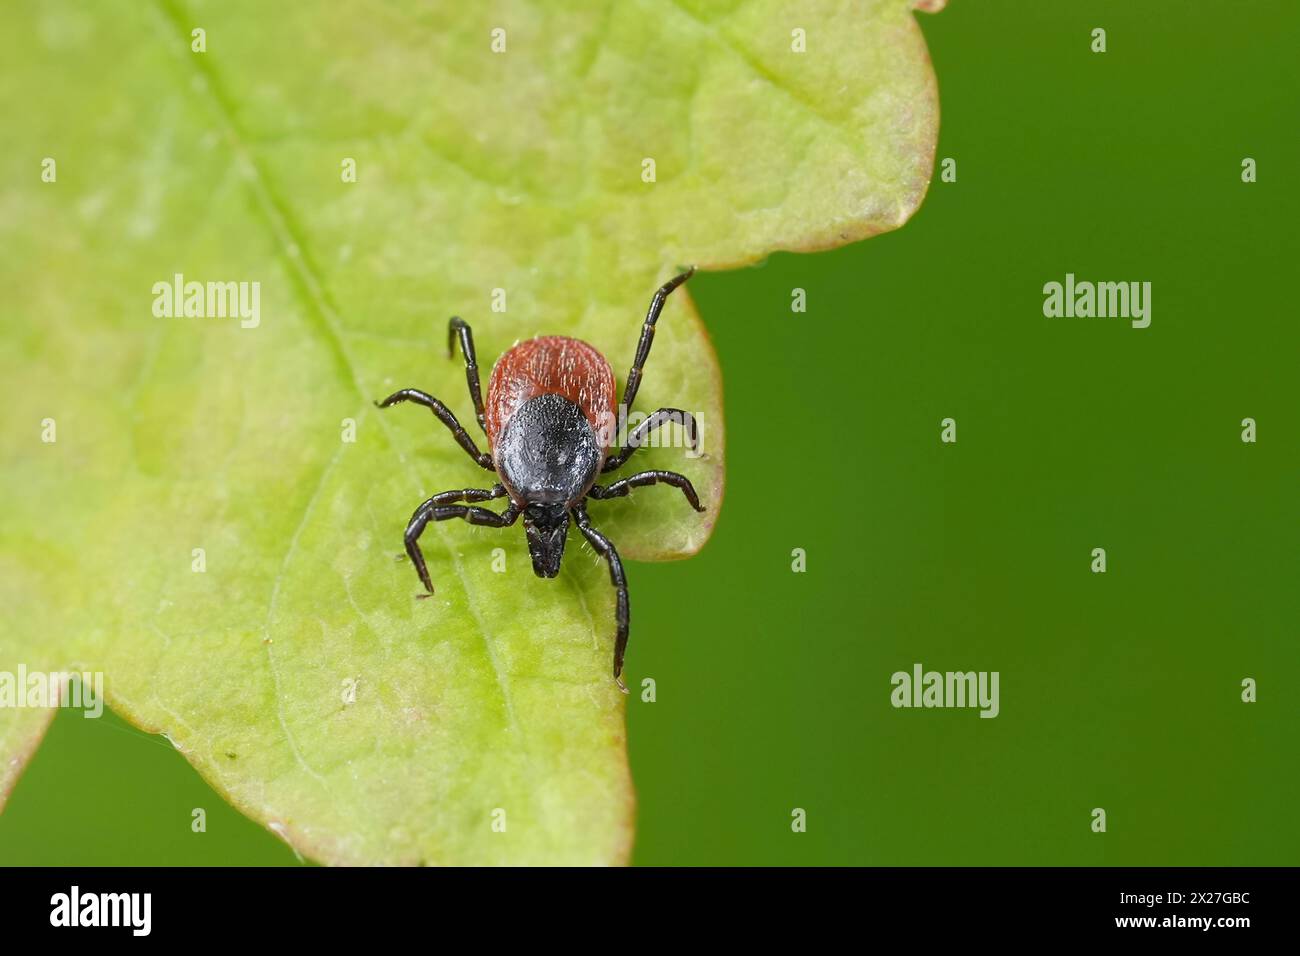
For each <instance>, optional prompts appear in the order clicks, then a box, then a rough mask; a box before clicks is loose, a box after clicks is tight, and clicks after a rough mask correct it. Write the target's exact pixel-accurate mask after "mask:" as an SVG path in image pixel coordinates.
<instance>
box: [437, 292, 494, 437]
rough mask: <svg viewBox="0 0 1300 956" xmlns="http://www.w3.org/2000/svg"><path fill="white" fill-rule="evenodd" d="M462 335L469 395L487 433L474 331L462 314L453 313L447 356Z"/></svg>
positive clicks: (479, 420)
mask: <svg viewBox="0 0 1300 956" xmlns="http://www.w3.org/2000/svg"><path fill="white" fill-rule="evenodd" d="M457 336H459V337H460V351H461V354H462V355H464V356H465V381H466V382H468V383H469V397H470V398H472V399H473V400H474V414H475V415H477V416H478V427H479V428H481V429H483V433H484V434H487V418H486V417H484V415H483V393H482V392H481V391H480V386H479V378H478V358H477V357H475V355H474V333H473V332H472V331H470V327H469V326H468V325H466V324H465V320H464V319H462V318H460V316H456V315H453V316H452V317H451V322H449V323H448V324H447V358H451V352H452V349H453V348H455V345H456V338H457Z"/></svg>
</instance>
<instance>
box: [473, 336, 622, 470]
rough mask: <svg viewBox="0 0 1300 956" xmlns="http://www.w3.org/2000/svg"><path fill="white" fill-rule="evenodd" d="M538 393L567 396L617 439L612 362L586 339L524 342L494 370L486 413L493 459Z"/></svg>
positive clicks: (598, 428) (602, 431)
mask: <svg viewBox="0 0 1300 956" xmlns="http://www.w3.org/2000/svg"><path fill="white" fill-rule="evenodd" d="M539 395H560V396H563V397H564V398H566V399H567V400H568V401H569V402H571V403H572V404H573V405H576V406H577V407H578V409H579V410H580V411H581V412H582V414H583V415H584V416H586V419H587V421H588V422H590V423H591V427H592V428H593V429H595V431H596V434H597V435H608V436H612V435H613V424H614V422H615V421H616V418H615V415H616V413H617V408H618V396H617V393H616V392H615V391H614V372H613V370H612V369H611V368H610V367H609V362H607V361H606V360H605V357H604V356H603V355H601V354H600V353H599V352H597V351H596V350H595V349H594V348H592V347H591V346H590V345H588V344H587V343H586V342H583V341H582V340H581V339H571V338H568V337H567V336H562V335H548V336H543V337H541V338H536V339H529V340H528V341H526V342H520V343H519V344H518V345H516V346H515V347H514V348H512V349H510V351H508V352H506V353H505V355H503V356H501V358H500V359H499V360H498V361H497V364H496V365H495V366H493V368H492V377H491V379H490V380H489V381H488V394H487V407H486V408H485V409H484V411H485V413H486V417H487V434H488V443H489V444H490V445H491V446H492V452H493V455H494V457H495V456H496V454H497V445H498V444H499V442H500V440H501V437H502V435H503V433H504V430H505V428H506V426H507V424H508V423H509V421H510V419H511V418H512V417H513V416H514V415H515V414H516V413H517V412H518V411H519V409H520V408H521V407H522V406H523V405H524V403H525V402H527V401H528V400H529V399H532V398H536V397H537V396H539ZM604 444H607V442H602V445H604ZM604 451H605V449H604V448H602V454H603V453H604Z"/></svg>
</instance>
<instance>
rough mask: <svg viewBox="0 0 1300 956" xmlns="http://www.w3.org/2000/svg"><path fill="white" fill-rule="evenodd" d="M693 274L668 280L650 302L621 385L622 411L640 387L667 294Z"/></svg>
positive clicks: (627, 407)
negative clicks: (629, 367) (630, 368)
mask: <svg viewBox="0 0 1300 956" xmlns="http://www.w3.org/2000/svg"><path fill="white" fill-rule="evenodd" d="M694 273H695V269H694V267H692V268H690V269H688V270H686V271H685V272H683V273H682V274H681V275H679V276H674V277H673V278H671V279H669V280H668V281H667V282H665V283H664V284H663V285H662V286H660V287H659V291H658V292H656V293H655V297H654V298H653V299H651V300H650V311H649V312H647V313H646V317H645V325H643V326H642V327H641V341H640V342H638V343H637V346H636V358H635V359H633V360H632V371H630V372H628V373H627V382H626V383H625V384H624V385H623V408H624V409H630V408H631V407H632V401H633V399H635V398H636V392H637V389H638V388H640V387H641V370H642V369H643V368H644V367H645V360H646V358H647V357H648V356H649V355H650V344H651V343H652V342H653V341H654V337H655V323H656V322H658V321H659V313H660V312H662V311H663V310H664V300H665V299H667V298H668V294H669V293H670V292H672V291H673V289H676V288H677V287H678V286H679V285H681V284H682V283H683V282H685V281H686V280H687V279H689V278H690V277H691V276H692V275H693V274H694Z"/></svg>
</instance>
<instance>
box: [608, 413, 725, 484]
mask: <svg viewBox="0 0 1300 956" xmlns="http://www.w3.org/2000/svg"><path fill="white" fill-rule="evenodd" d="M669 422H677V423H678V424H680V425H681V426H682V428H683V429H685V431H686V445H687V447H688V448H690V450H691V451H698V450H699V447H700V433H699V429H698V428H697V427H696V424H695V416H694V415H692V414H691V413H690V412H687V411H683V410H682V409H680V408H661V409H659V411H657V412H655V413H654V414H653V415H651V416H650V417H649V418H647V419H646V420H645V421H643V422H642V423H641V424H640V425H637V426H636V428H634V429H632V434H630V435H628V436H627V444H626V445H624V446H623V447H622V449H620V450H619V451H618V452H617V453H615V454H613V455H610V456H609V457H608V458H606V459H605V466H604V467H603V468H601V471H613V470H614V469H615V468H618V467H620V466H621V465H622V464H623V462H625V461H627V460H628V459H629V458H631V457H632V452H634V451H636V450H637V449H638V448H640V447H641V445H642V444H643V443H644V442H645V439H646V436H647V435H649V434H650V433H651V432H652V431H654V430H655V429H656V428H658V427H659V426H660V425H666V424H668V423H669Z"/></svg>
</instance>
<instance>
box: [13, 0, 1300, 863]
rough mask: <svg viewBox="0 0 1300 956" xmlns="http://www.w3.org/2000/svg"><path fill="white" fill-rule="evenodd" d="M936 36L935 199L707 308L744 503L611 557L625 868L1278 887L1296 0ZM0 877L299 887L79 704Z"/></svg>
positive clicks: (64, 718) (183, 769)
mask: <svg viewBox="0 0 1300 956" xmlns="http://www.w3.org/2000/svg"><path fill="white" fill-rule="evenodd" d="M921 23H922V26H923V28H924V30H925V33H926V36H927V38H928V41H929V43H930V49H931V53H932V55H933V58H934V61H935V67H936V70H937V73H938V77H939V85H940V96H941V105H942V115H943V118H942V127H941V133H940V142H939V150H938V156H939V157H941V158H942V157H952V158H954V159H956V161H957V181H956V182H955V183H944V182H940V181H939V180H938V177H937V175H936V179H935V182H934V183H933V185H932V186H931V190H930V194H929V197H928V198H927V200H926V202H925V204H924V205H923V207H922V209H921V211H920V212H919V214H918V215H917V216H916V217H915V219H913V221H912V222H911V223H909V224H908V225H907V226H906V227H904V228H903V229H902V230H901V231H900V232H897V233H893V234H890V235H886V236H881V237H878V238H876V239H873V240H869V241H867V242H865V243H859V244H857V245H854V246H850V247H847V248H844V249H841V250H837V251H834V252H830V253H822V254H817V255H788V254H782V255H776V256H773V257H771V259H770V260H769V261H768V262H766V263H765V264H764V265H762V266H760V267H758V268H754V269H747V270H741V271H737V272H732V273H727V274H716V275H715V274H706V275H700V276H698V277H697V278H696V279H694V280H693V281H692V283H691V292H692V294H693V295H694V296H695V297H696V300H697V303H698V305H699V307H700V310H701V313H702V314H703V316H704V318H705V321H706V322H707V324H708V325H709V327H710V329H711V330H712V333H713V336H714V339H715V343H716V345H717V349H718V353H719V356H720V358H721V362H722V367H723V371H724V375H725V387H726V405H727V415H728V432H729V434H728V458H729V460H728V471H729V473H728V490H727V498H726V503H725V507H724V509H723V511H722V515H721V519H720V522H719V525H718V529H717V532H716V535H715V537H714V539H713V540H712V542H711V543H710V544H709V545H708V547H707V548H706V549H705V550H704V552H703V553H702V554H700V555H699V556H697V557H695V558H693V559H691V560H689V561H685V562H680V563H675V564H665V565H648V564H635V565H632V566H631V567H630V576H631V580H632V588H633V595H634V602H635V615H636V628H635V634H634V637H633V642H634V644H633V648H634V653H632V655H631V657H630V672H629V675H628V676H629V678H630V679H629V684H632V685H633V686H635V685H636V684H637V683H639V681H640V680H641V679H642V678H643V677H646V676H650V677H653V678H654V679H655V680H656V682H657V701H656V702H655V703H643V702H642V701H641V700H640V699H639V697H638V696H636V695H635V694H634V695H633V696H632V697H631V698H630V701H629V711H628V719H629V724H630V748H631V760H632V770H633V774H634V778H635V781H636V785H637V790H638V797H639V811H638V817H639V829H638V835H637V849H636V854H635V862H637V863H641V864H660V865H662V864H760V865H761V864H904V865H910V864H1174V865H1178V864H1183V865H1190V864H1296V863H1298V862H1300V818H1297V816H1296V814H1295V807H1296V806H1297V804H1300V767H1298V765H1297V752H1298V741H1300V734H1298V731H1300V718H1298V715H1300V709H1298V707H1297V701H1296V683H1297V679H1298V678H1300V651H1297V643H1296V641H1297V623H1298V622H1300V588H1298V587H1297V583H1296V571H1297V567H1298V565H1297V559H1296V529H1297V519H1298V518H1300V514H1298V513H1297V507H1296V501H1297V495H1296V479H1297V477H1298V476H1300V441H1298V440H1297V439H1298V438H1300V435H1298V428H1297V421H1296V419H1297V413H1300V401H1298V398H1300V389H1298V388H1297V384H1296V372H1297V358H1298V357H1300V333H1298V332H1297V329H1296V322H1297V316H1296V312H1295V305H1294V302H1295V298H1294V296H1293V294H1292V288H1291V285H1290V283H1291V282H1292V281H1293V278H1292V277H1293V275H1294V263H1295V261H1296V258H1297V256H1296V253H1297V242H1296V238H1295V214H1296V210H1297V208H1298V206H1297V199H1300V189H1298V188H1297V185H1296V181H1295V172H1294V168H1293V167H1294V163H1295V160H1296V157H1297V155H1300V149H1298V147H1300V137H1298V136H1297V132H1296V123H1295V117H1296V116H1297V115H1300V85H1298V84H1296V82H1295V78H1294V65H1293V61H1294V50H1293V45H1294V37H1295V36H1296V35H1298V34H1300V8H1298V7H1296V6H1295V5H1293V4H1279V3H1264V2H1243V0H1236V2H1231V3H1228V2H1224V3H1210V2H1201V3H1196V4H1182V3H1173V2H1161V3H1144V4H1140V5H1139V4H1132V3H1121V2H1089V3H1069V4H1066V3H1056V4H1041V3H1030V2H991V0H984V2H980V3H974V2H968V0H966V2H963V0H957V2H955V3H954V4H953V5H952V6H951V7H950V8H949V9H948V10H946V11H944V12H943V13H941V14H939V15H937V16H934V17H922V18H921ZM1094 27H1103V28H1105V29H1106V31H1107V45H1108V51H1107V52H1106V53H1105V54H1094V53H1092V52H1091V51H1090V42H1091V38H1090V33H1091V31H1092V29H1093V28H1094ZM1248 156H1249V157H1252V158H1254V159H1255V160H1256V161H1257V162H1258V169H1259V173H1258V176H1259V181H1258V182H1257V183H1254V184H1249V185H1247V184H1243V183H1242V182H1241V178H1240V171H1241V161H1242V159H1243V158H1244V157H1248ZM1066 272H1073V273H1075V275H1076V276H1077V277H1078V278H1080V279H1091V280H1099V281H1100V280H1114V281H1121V280H1135V281H1150V282H1151V283H1153V287H1154V288H1153V296H1152V301H1153V311H1152V322H1151V327H1150V328H1148V329H1144V330H1138V329H1133V328H1130V326H1129V324H1128V323H1127V322H1126V321H1122V320H1118V319H1047V318H1044V317H1043V314H1042V300H1043V296H1042V291H1041V290H1042V286H1043V284H1044V283H1046V282H1049V281H1053V280H1055V281H1061V280H1063V279H1064V276H1065V273H1066ZM794 288H802V289H804V290H806V293H807V312H806V313H803V314H795V313H792V312H791V309H790V302H791V290H792V289H794ZM648 374H653V363H652V364H651V367H650V370H649V372H648ZM945 417H952V418H954V419H956V421H957V430H958V442H957V443H956V444H955V445H945V444H941V443H940V441H939V431H940V425H939V423H940V420H941V419H943V418H945ZM1245 417H1252V418H1254V419H1255V420H1256V421H1257V422H1258V428H1259V440H1258V442H1257V443H1256V444H1253V445H1252V444H1244V443H1242V441H1241V440H1240V432H1241V426H1240V422H1241V420H1242V419H1243V418H1245ZM1096 547H1103V548H1105V549H1106V550H1107V555H1108V572H1107V573H1106V574H1104V575H1098V574H1093V573H1091V572H1090V570H1089V565H1090V561H1091V551H1092V549H1093V548H1096ZM794 548H803V549H805V550H806V552H807V571H806V573H802V574H796V573H792V571H791V550H792V549H794ZM915 662H921V663H922V664H924V665H925V667H926V668H927V669H931V668H933V669H937V670H997V671H1000V673H1001V714H1000V715H999V716H998V717H997V718H996V719H994V720H981V719H979V718H978V717H977V714H976V712H975V711H973V710H895V709H893V708H892V707H891V706H890V703H889V694H890V690H891V687H890V675H891V674H892V673H893V672H895V671H897V670H910V669H911V666H912V664H913V663H915ZM1245 677H1252V678H1254V679H1255V680H1256V681H1257V682H1258V686H1259V691H1258V694H1259V699H1258V702H1257V703H1253V704H1245V703H1242V702H1241V700H1240V693H1241V689H1240V684H1241V680H1242V679H1243V678H1245ZM195 807H203V808H205V809H206V811H207V814H208V817H207V832H206V833H201V834H196V833H192V832H191V831H190V829H189V819H190V811H191V809H192V808H195ZM796 807H798V808H803V809H804V810H805V811H806V812H807V832H806V833H793V832H792V831H791V827H790V819H791V811H792V809H793V808H796ZM1094 807H1103V808H1105V809H1106V812H1107V824H1108V832H1106V833H1105V834H1095V833H1093V832H1092V831H1091V829H1090V823H1091V815H1090V814H1091V811H1092V808H1094ZM0 862H3V863H7V864H74V865H76V864H261V863H265V864H285V863H288V864H293V863H295V862H297V861H296V859H295V857H294V855H293V853H292V852H291V851H290V850H289V849H288V848H287V847H285V846H284V845H283V844H282V843H280V841H279V840H278V839H276V838H275V837H274V836H273V835H272V834H271V833H269V832H267V831H265V830H263V829H261V828H260V827H258V826H257V825H255V824H253V823H251V822H250V821H248V820H246V819H244V818H243V817H242V816H240V815H239V814H238V813H236V812H235V811H234V810H231V809H230V808H229V807H227V806H226V805H225V804H224V803H223V801H222V800H221V799H220V798H219V797H218V796H217V795H216V794H214V793H213V792H212V791H211V790H210V789H209V788H208V786H207V785H206V784H205V783H204V782H203V781H202V780H201V779H200V778H199V777H198V776H197V774H196V773H195V772H194V771H193V770H192V769H191V768H190V766H189V765H188V764H187V763H186V762H185V761H184V759H183V758H182V757H181V756H180V755H179V754H178V753H176V752H175V751H174V750H173V749H172V748H171V746H170V745H169V744H168V743H167V742H166V740H165V739H163V738H160V737H150V736H148V735H145V734H142V733H140V732H139V731H136V730H134V729H132V728H130V727H128V726H127V725H125V724H124V723H123V722H122V721H120V720H118V719H117V718H115V717H105V719H102V720H98V721H96V720H84V719H82V718H81V717H80V716H79V715H78V714H76V713H75V712H71V711H68V712H63V713H61V714H60V716H59V717H58V719H57V720H56V721H55V723H54V725H53V727H52V728H51V731H50V733H49V735H48V737H47V739H46V741H45V744H44V746H43V747H42V748H41V750H40V751H39V753H38V755H37V756H36V758H35V759H34V760H33V761H32V764H31V766H30V768H29V769H28V771H27V773H26V775H25V776H24V778H23V780H22V781H21V782H20V784H19V785H18V787H17V789H16V790H15V792H14V794H13V797H12V800H11V802H10V805H9V807H8V808H7V809H6V811H5V813H4V814H3V815H0Z"/></svg>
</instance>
